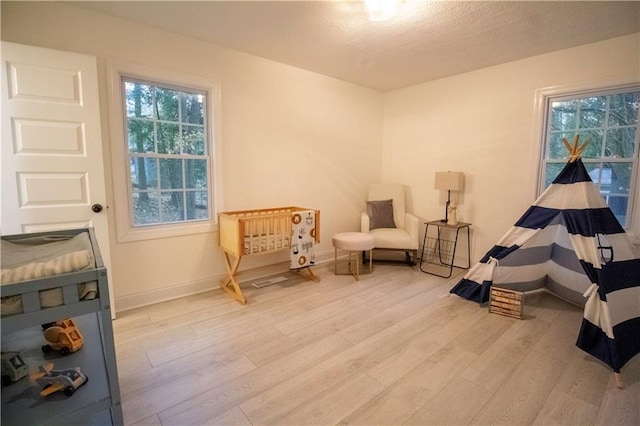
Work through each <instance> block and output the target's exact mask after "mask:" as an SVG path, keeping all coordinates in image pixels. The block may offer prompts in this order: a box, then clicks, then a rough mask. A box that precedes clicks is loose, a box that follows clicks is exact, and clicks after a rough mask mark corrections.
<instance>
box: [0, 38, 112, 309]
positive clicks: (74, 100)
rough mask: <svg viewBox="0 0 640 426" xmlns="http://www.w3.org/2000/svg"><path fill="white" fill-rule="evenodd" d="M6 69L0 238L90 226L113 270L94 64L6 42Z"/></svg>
mask: <svg viewBox="0 0 640 426" xmlns="http://www.w3.org/2000/svg"><path fill="white" fill-rule="evenodd" d="M2 66H3V71H4V72H2V208H1V214H2V216H1V224H2V233H3V234H21V233H28V232H44V231H49V230H61V229H70V228H84V227H93V228H95V231H96V237H97V238H98V243H99V245H100V251H101V253H102V257H103V259H104V262H105V266H107V269H108V270H110V266H111V261H110V260H111V258H110V255H109V233H108V229H107V226H108V225H107V213H106V211H104V210H103V211H102V212H99V213H96V212H94V211H93V210H92V209H91V206H92V205H93V204H102V205H106V191H105V180H104V165H103V158H102V134H101V130H100V106H99V100H98V77H97V66H96V59H95V58H94V57H92V56H87V55H80V54H76V53H71V52H62V51H57V50H51V49H44V48H39V47H33V46H26V45H20V44H15V43H8V42H2ZM112 287H113V283H112V282H110V292H111V293H113V291H112V290H111V288H112ZM111 303H112V304H113V294H111ZM112 312H115V309H112Z"/></svg>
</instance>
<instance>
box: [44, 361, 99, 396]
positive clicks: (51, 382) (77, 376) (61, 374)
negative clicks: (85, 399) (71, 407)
mask: <svg viewBox="0 0 640 426" xmlns="http://www.w3.org/2000/svg"><path fill="white" fill-rule="evenodd" d="M39 369H40V373H38V374H37V376H38V377H36V382H37V383H38V384H39V385H40V386H42V391H40V396H47V395H51V394H52V393H54V392H57V391H62V392H63V393H64V394H65V395H66V396H71V395H73V394H74V393H75V392H76V390H77V389H78V388H79V387H80V386H82V385H84V384H85V383H87V382H88V381H89V378H88V377H87V376H86V375H84V374H83V373H82V372H81V371H80V367H76V368H70V369H68V370H54V369H53V364H47V365H46V366H42V365H41V366H40V367H39Z"/></svg>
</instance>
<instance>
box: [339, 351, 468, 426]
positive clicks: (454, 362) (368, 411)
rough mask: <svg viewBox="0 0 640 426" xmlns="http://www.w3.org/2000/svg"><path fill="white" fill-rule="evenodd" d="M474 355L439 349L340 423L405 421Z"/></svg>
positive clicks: (393, 422)
mask: <svg viewBox="0 0 640 426" xmlns="http://www.w3.org/2000/svg"><path fill="white" fill-rule="evenodd" d="M475 357H476V355H475V354H473V353H471V352H469V351H466V350H464V349H461V348H458V347H453V346H451V347H447V348H443V349H440V350H438V351H437V352H436V353H434V354H433V355H432V356H430V357H429V358H428V359H427V360H425V361H423V362H422V363H421V364H420V365H418V366H417V367H416V368H414V369H413V370H411V371H410V372H409V373H407V374H405V375H404V376H403V377H402V378H400V379H399V380H398V381H396V382H395V383H393V384H392V385H390V386H388V387H387V388H386V390H385V391H384V392H382V393H381V394H380V395H378V396H377V397H375V398H374V399H372V400H371V401H369V402H368V403H367V404H365V405H363V406H362V407H360V408H359V409H358V410H356V411H355V412H354V413H352V414H351V415H349V416H348V417H346V418H345V419H343V420H342V421H341V422H340V423H341V424H387V425H393V424H405V423H406V422H407V420H408V419H409V418H410V417H411V416H412V415H413V414H414V413H415V412H417V411H418V410H419V409H420V408H421V407H423V406H424V405H425V404H427V402H429V401H430V400H431V399H432V398H434V397H435V396H436V395H438V393H439V392H440V391H441V390H442V389H443V388H445V387H446V386H447V385H448V384H449V383H450V382H451V381H452V380H454V379H455V378H456V377H457V376H458V374H459V373H460V371H462V369H464V368H465V367H466V366H467V365H468V364H469V363H470V362H471V361H472V360H473V359H475Z"/></svg>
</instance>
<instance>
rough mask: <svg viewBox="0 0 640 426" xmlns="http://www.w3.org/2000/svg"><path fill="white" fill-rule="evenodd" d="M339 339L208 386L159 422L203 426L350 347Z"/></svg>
mask: <svg viewBox="0 0 640 426" xmlns="http://www.w3.org/2000/svg"><path fill="white" fill-rule="evenodd" d="M350 346H351V343H350V342H348V341H347V340H346V339H344V338H343V337H340V336H337V335H331V336H329V337H327V338H325V339H322V340H319V341H316V342H314V343H311V344H309V345H307V346H305V347H304V348H302V349H300V350H297V351H295V352H291V353H289V354H287V355H285V356H282V357H281V358H279V359H278V360H275V361H273V362H271V363H268V364H265V365H263V366H261V367H260V369H258V370H254V371H251V372H249V373H247V374H244V375H242V376H240V377H238V378H236V379H234V380H231V381H228V382H226V383H223V384H221V385H218V386H216V385H215V384H213V383H210V384H209V386H208V387H205V388H203V389H201V390H200V393H199V394H198V395H196V396H194V397H193V398H188V399H184V400H183V401H182V402H181V403H178V404H175V405H173V406H169V407H168V408H166V409H164V410H162V411H161V412H160V419H161V420H162V422H163V423H164V422H165V421H167V422H171V423H175V424H180V423H182V424H185V425H186V424H206V423H207V422H208V421H210V420H211V419H213V418H215V417H217V416H218V415H220V413H223V412H225V411H227V410H229V409H231V408H232V407H233V406H236V405H240V404H241V403H242V402H244V401H246V400H248V399H250V398H252V397H253V396H255V395H256V394H258V393H260V392H264V391H265V390H266V389H269V388H272V387H274V386H276V385H278V384H279V383H281V382H283V381H285V380H287V379H289V378H291V377H294V376H296V375H298V374H300V373H301V372H303V371H305V370H307V369H309V368H310V367H312V366H313V365H316V364H318V363H320V362H322V361H323V360H324V359H327V358H330V357H332V356H334V355H335V354H336V353H340V352H342V351H344V350H345V349H346V348H348V347H350Z"/></svg>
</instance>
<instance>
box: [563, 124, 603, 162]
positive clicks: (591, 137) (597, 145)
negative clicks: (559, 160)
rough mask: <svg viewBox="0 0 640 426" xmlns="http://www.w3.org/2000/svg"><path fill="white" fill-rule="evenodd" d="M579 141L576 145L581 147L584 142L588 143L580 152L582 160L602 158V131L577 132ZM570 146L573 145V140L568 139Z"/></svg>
mask: <svg viewBox="0 0 640 426" xmlns="http://www.w3.org/2000/svg"><path fill="white" fill-rule="evenodd" d="M578 135H580V139H579V140H578V143H579V145H580V146H582V145H583V144H584V143H585V142H587V141H590V142H589V146H587V147H586V148H585V149H584V151H582V158H601V157H602V137H603V132H602V130H589V131H582V132H579V133H578ZM569 142H570V143H571V145H573V138H572V139H569ZM567 157H568V153H567Z"/></svg>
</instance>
